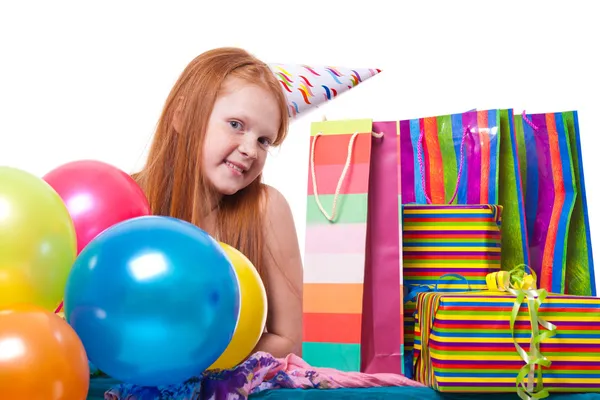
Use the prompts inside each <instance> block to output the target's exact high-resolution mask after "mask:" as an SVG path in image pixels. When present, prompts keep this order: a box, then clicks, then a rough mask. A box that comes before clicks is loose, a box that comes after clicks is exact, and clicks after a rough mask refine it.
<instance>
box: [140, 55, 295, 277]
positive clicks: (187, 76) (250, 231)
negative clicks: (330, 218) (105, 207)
mask: <svg viewBox="0 0 600 400" xmlns="http://www.w3.org/2000/svg"><path fill="white" fill-rule="evenodd" d="M230 76H232V77H236V78H241V79H243V80H245V81H246V82H248V83H249V84H254V85H260V86H261V87H262V88H264V89H266V90H268V91H269V92H270V93H272V94H273V96H275V98H276V100H277V102H278V103H279V106H280V114H281V125H280V127H279V131H278V134H277V138H276V140H275V142H274V143H273V144H274V145H279V144H281V142H282V141H283V140H284V138H285V137H286V135H287V129H288V120H289V117H288V112H287V101H286V97H285V95H284V93H283V91H282V90H281V86H280V83H279V82H278V80H277V79H276V78H275V76H274V75H273V72H272V71H271V70H270V68H269V67H268V66H267V65H266V64H265V63H264V62H262V61H260V60H259V59H257V58H256V57H254V56H253V55H251V54H249V53H248V52H246V51H245V50H242V49H239V48H232V47H224V48H218V49H214V50H210V51H207V52H205V53H202V54H200V55H199V56H197V57H196V58H195V59H193V60H192V61H191V62H190V63H189V64H188V65H187V67H186V68H185V69H184V71H183V72H182V74H181V75H180V77H179V79H178V80H177V82H176V83H175V85H174V86H173V88H172V89H171V92H170V93H169V96H168V97H167V100H166V102H165V105H164V108H163V111H162V114H161V116H160V119H159V121H158V125H157V129H156V132H155V135H154V139H153V142H152V145H151V148H150V152H149V155H148V159H147V161H146V165H145V166H144V168H143V169H142V170H141V171H140V172H139V173H137V174H135V175H133V176H134V179H135V180H136V181H137V182H138V184H139V185H140V186H141V187H142V189H143V190H144V192H145V193H146V196H147V197H148V201H149V202H150V207H151V210H152V213H153V214H155V215H164V216H170V217H175V218H179V219H182V220H185V221H188V222H191V223H192V224H195V225H197V226H199V227H200V228H203V227H202V219H203V218H205V217H206V216H207V215H208V214H209V213H210V212H211V204H212V201H211V199H213V198H214V197H213V196H214V195H215V193H214V189H213V188H212V186H211V185H209V184H208V182H207V180H206V178H205V177H204V174H203V171H202V159H201V158H202V147H203V145H204V138H205V134H206V127H207V125H208V120H209V118H210V115H211V113H212V109H213V106H214V104H215V101H216V99H217V97H218V95H219V92H220V89H221V86H222V84H223V82H224V81H225V79H226V78H228V77H230ZM176 112H177V113H178V117H179V124H178V125H180V126H178V127H177V128H178V130H177V131H176V129H175V127H174V123H173V120H174V117H175V113H176ZM265 193H266V191H265V186H264V185H263V184H262V182H261V176H259V177H258V178H257V179H256V180H255V181H254V182H252V183H251V184H250V185H248V186H247V187H246V188H244V189H242V190H240V191H238V192H237V193H236V194H234V195H231V196H223V197H222V199H221V201H220V202H219V205H218V207H217V211H216V212H217V216H216V232H215V236H216V238H217V240H219V241H221V242H225V243H227V244H229V245H231V246H233V247H235V248H237V249H238V250H240V251H241V252H242V253H244V255H246V257H248V258H249V259H250V261H252V263H253V264H254V266H255V267H256V268H257V270H258V272H259V273H262V272H263V271H261V264H262V260H263V245H264V240H263V235H264V230H263V226H264V221H263V218H262V213H261V209H262V207H264V199H265Z"/></svg>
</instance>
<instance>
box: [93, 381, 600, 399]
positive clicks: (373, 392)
mask: <svg viewBox="0 0 600 400" xmlns="http://www.w3.org/2000/svg"><path fill="white" fill-rule="evenodd" d="M117 384H118V382H117V381H115V380H113V379H108V378H92V379H91V380H90V391H89V394H88V397H87V398H88V400H103V399H104V392H105V391H106V390H108V389H109V388H111V387H112V386H114V385H117ZM482 398H485V400H519V396H517V395H516V394H442V393H438V392H436V391H435V390H432V389H428V388H412V387H383V388H364V389H330V390H319V389H307V390H303V389H276V390H270V391H265V392H262V393H258V394H255V395H252V396H250V399H252V400H254V399H268V400H304V399H306V400H316V399H328V400H336V399H339V400H342V399H344V400H378V399H386V400H387V399H407V400H412V399H414V400H430V399H431V400H475V399H482ZM547 399H550V400H596V399H600V393H599V394H596V393H581V394H574V393H568V394H562V393H556V394H552V395H550V397H547Z"/></svg>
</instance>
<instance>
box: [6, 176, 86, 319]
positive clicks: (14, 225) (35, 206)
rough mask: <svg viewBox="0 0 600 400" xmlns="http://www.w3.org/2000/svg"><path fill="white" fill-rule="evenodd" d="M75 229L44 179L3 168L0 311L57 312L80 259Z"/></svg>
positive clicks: (60, 201) (57, 196)
mask: <svg viewBox="0 0 600 400" xmlns="http://www.w3.org/2000/svg"><path fill="white" fill-rule="evenodd" d="M76 252H77V237H76V235H75V226H74V224H73V221H72V219H71V216H70V214H69V211H68V210H67V207H66V205H65V204H64V202H63V201H62V199H61V198H60V196H59V195H58V194H57V193H56V191H54V189H52V187H51V186H50V185H48V184H47V183H46V182H45V181H44V180H43V179H41V178H38V177H36V176H35V175H32V174H30V173H28V172H25V171H22V170H19V169H16V168H10V167H0V309H3V308H7V307H9V306H10V305H12V304H18V303H28V304H32V305H36V306H39V307H42V308H44V309H45V310H48V311H54V310H55V309H56V307H57V306H58V304H59V303H60V301H61V299H62V297H63V295H64V291H65V286H66V282H67V278H68V276H69V273H70V271H71V266H72V265H73V262H74V261H75V257H76V255H77V253H76Z"/></svg>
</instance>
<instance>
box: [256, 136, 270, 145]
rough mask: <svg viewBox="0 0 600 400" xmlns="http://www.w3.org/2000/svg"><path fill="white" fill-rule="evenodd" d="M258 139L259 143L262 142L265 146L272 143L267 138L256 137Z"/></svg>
mask: <svg viewBox="0 0 600 400" xmlns="http://www.w3.org/2000/svg"><path fill="white" fill-rule="evenodd" d="M258 141H259V142H260V144H262V145H263V146H265V147H269V146H271V144H272V143H271V140H270V139H268V138H260V139H258Z"/></svg>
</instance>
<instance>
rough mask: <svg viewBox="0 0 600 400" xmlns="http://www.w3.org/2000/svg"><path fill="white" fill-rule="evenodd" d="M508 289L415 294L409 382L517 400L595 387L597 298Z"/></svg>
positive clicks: (598, 368)
mask: <svg viewBox="0 0 600 400" xmlns="http://www.w3.org/2000/svg"><path fill="white" fill-rule="evenodd" d="M502 273H504V272H502ZM489 281H490V280H489V279H488V282H489ZM533 282H535V278H534V280H533ZM508 286H509V285H499V286H498V287H496V288H493V289H492V290H486V291H477V292H475V291H473V292H464V293H456V292H454V293H448V292H446V293H444V292H421V293H419V294H418V297H417V312H416V313H415V344H414V354H413V365H414V373H415V380H418V381H419V382H421V383H423V384H426V385H428V386H430V387H432V388H433V389H436V390H438V391H440V392H470V393H490V392H515V391H517V392H518V394H519V396H520V397H521V398H523V399H528V398H543V397H546V396H547V395H548V393H549V392H600V298H596V297H582V296H569V295H560V294H548V293H547V292H546V291H545V290H533V289H524V288H523V287H518V286H516V287H515V286H514V285H513V286H512V287H508ZM489 288H490V285H488V289H489Z"/></svg>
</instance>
